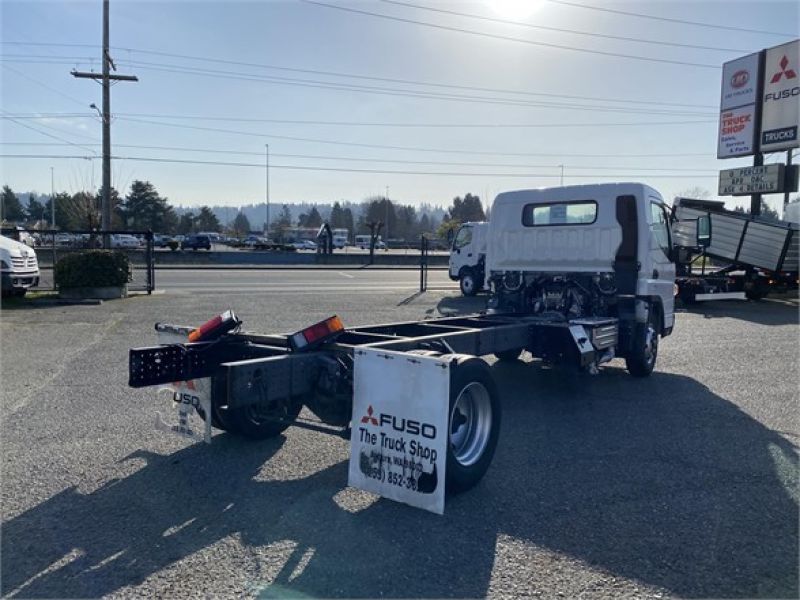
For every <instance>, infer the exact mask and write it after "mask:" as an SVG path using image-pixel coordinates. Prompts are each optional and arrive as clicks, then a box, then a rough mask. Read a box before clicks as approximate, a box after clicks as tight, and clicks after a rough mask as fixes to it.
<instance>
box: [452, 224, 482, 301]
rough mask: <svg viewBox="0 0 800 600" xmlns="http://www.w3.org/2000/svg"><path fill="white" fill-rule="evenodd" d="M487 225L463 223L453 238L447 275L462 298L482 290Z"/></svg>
mask: <svg viewBox="0 0 800 600" xmlns="http://www.w3.org/2000/svg"><path fill="white" fill-rule="evenodd" d="M488 233H489V224H488V223H486V222H483V221H476V222H469V223H464V224H462V225H461V227H459V228H458V231H456V235H455V236H454V237H453V245H452V246H451V248H450V260H449V269H448V275H449V276H450V279H451V280H453V281H458V286H459V288H460V289H461V293H462V294H463V295H464V296H474V295H475V294H477V293H478V292H479V291H481V290H482V289H483V288H484V280H485V278H486V238H487V237H488Z"/></svg>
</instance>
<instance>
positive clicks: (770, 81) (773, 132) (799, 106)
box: [760, 40, 800, 152]
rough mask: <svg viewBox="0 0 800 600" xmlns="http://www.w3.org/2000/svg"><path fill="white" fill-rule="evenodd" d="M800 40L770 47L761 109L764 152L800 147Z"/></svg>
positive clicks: (761, 140) (762, 147)
mask: <svg viewBox="0 0 800 600" xmlns="http://www.w3.org/2000/svg"><path fill="white" fill-rule="evenodd" d="M798 126H800V40H795V41H793V42H789V43H788V44H782V45H781V46H776V47H775V48H770V49H769V50H767V58H766V67H765V69H764V96H763V109H762V112H761V138H760V143H761V151H762V152H775V151H776V150H788V149H790V148H797V147H798V146H800V139H798V135H797V128H798Z"/></svg>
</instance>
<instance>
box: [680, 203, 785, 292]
mask: <svg viewBox="0 0 800 600" xmlns="http://www.w3.org/2000/svg"><path fill="white" fill-rule="evenodd" d="M673 207H674V217H675V222H674V224H673V228H672V232H673V236H674V238H675V244H676V250H677V255H676V258H677V260H676V268H677V273H676V278H675V283H676V284H677V286H678V296H679V297H680V298H681V300H683V301H684V302H685V303H689V304H691V303H694V302H698V301H703V300H725V299H742V300H744V299H749V300H759V299H761V298H763V297H765V296H766V295H767V294H769V293H770V292H772V291H779V290H786V289H796V288H797V284H798V261H800V251H799V248H800V231H798V225H797V224H796V223H791V222H788V221H774V220H771V219H766V218H763V217H754V216H752V215H748V214H745V213H740V212H736V211H732V210H727V209H726V208H725V203H724V202H719V201H714V200H697V199H692V198H676V199H675V203H674V204H673ZM699 217H707V218H708V224H709V233H711V232H713V241H710V243H709V245H708V246H706V247H697V246H696V244H695V240H696V239H697V235H696V229H695V228H696V224H697V219H698V218H699ZM708 259H712V260H713V261H714V262H715V263H717V264H720V263H721V264H722V265H724V266H717V267H714V268H709V267H707V266H706V261H707V260H708ZM698 261H699V263H700V265H701V267H700V269H697V268H696V267H695V264H696V263H698Z"/></svg>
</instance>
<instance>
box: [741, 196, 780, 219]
mask: <svg viewBox="0 0 800 600" xmlns="http://www.w3.org/2000/svg"><path fill="white" fill-rule="evenodd" d="M733 210H735V211H736V212H740V213H744V214H746V215H749V214H750V207H749V206H748V207H747V208H745V207H743V206H737V207H736V208H734V209H733ZM761 216H762V217H764V218H765V219H770V220H772V221H780V219H781V216H780V215H779V214H778V211H777V210H775V209H774V208H772V207H771V206H770V205H769V204H767V203H766V201H765V200H764V198H761Z"/></svg>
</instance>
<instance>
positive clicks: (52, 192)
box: [50, 167, 56, 229]
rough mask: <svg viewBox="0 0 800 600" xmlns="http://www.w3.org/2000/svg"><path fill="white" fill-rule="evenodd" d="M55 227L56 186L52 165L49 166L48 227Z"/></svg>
mask: <svg viewBox="0 0 800 600" xmlns="http://www.w3.org/2000/svg"><path fill="white" fill-rule="evenodd" d="M55 228H56V186H55V184H54V179H53V167H50V229H55Z"/></svg>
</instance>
